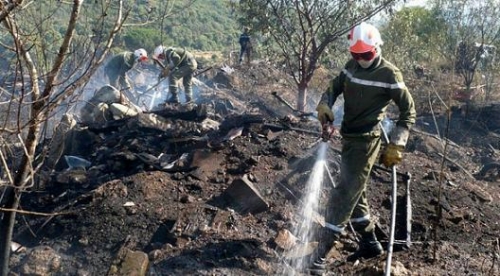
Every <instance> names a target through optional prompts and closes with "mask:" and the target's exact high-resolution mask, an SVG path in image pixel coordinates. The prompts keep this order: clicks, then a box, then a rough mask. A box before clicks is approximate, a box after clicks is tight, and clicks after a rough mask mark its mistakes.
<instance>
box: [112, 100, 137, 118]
mask: <svg viewBox="0 0 500 276" xmlns="http://www.w3.org/2000/svg"><path fill="white" fill-rule="evenodd" d="M109 110H110V111H111V113H112V114H113V119H115V120H119V119H123V118H127V117H133V116H137V114H139V112H138V111H137V110H135V109H134V108H132V107H130V106H126V105H123V104H119V103H112V104H110V105H109Z"/></svg>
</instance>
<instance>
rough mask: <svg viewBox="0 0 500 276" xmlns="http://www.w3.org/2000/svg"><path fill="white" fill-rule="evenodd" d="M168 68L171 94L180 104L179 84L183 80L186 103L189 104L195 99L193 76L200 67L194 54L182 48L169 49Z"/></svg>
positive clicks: (166, 53)
mask: <svg viewBox="0 0 500 276" xmlns="http://www.w3.org/2000/svg"><path fill="white" fill-rule="evenodd" d="M165 61H166V66H168V67H169V68H170V74H169V76H168V82H169V87H168V89H169V92H170V93H172V96H173V97H174V99H176V101H177V102H178V101H179V100H178V95H177V82H178V81H179V80H180V79H181V78H182V84H183V85H184V91H185V93H186V101H187V102H189V101H191V100H192V98H193V75H194V71H195V70H196V68H197V67H198V63H197V62H196V59H195V58H194V56H193V54H191V53H190V52H188V51H186V50H185V49H180V48H168V49H167V50H165Z"/></svg>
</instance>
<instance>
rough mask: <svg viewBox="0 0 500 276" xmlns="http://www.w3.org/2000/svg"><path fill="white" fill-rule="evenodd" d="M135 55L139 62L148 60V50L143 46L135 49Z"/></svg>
mask: <svg viewBox="0 0 500 276" xmlns="http://www.w3.org/2000/svg"><path fill="white" fill-rule="evenodd" d="M134 56H135V58H136V60H137V61H138V62H140V61H146V60H148V52H146V50H144V49H142V48H141V49H137V50H135V51H134Z"/></svg>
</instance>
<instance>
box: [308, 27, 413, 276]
mask: <svg viewBox="0 0 500 276" xmlns="http://www.w3.org/2000/svg"><path fill="white" fill-rule="evenodd" d="M348 39H349V51H350V53H351V57H352V58H351V59H350V60H349V61H348V62H347V63H346V65H345V67H344V68H343V70H342V71H341V73H340V74H339V75H338V76H337V77H335V78H334V79H333V80H332V81H331V82H330V84H329V87H328V89H327V90H326V91H325V93H324V94H323V95H322V97H321V100H320V102H319V104H318V106H317V108H316V110H317V111H318V119H319V121H320V123H321V125H322V126H323V129H329V128H330V126H331V124H332V122H333V121H334V115H333V112H332V109H331V107H332V106H333V104H334V103H335V101H336V99H337V97H338V96H340V95H341V94H343V96H344V117H343V120H342V126H341V128H340V134H341V135H342V139H343V142H342V153H341V160H342V162H341V170H340V181H339V183H338V185H337V188H336V189H334V190H332V193H331V194H330V198H329V200H328V203H327V206H326V208H325V212H326V214H325V222H326V224H325V225H326V227H324V228H323V229H322V230H321V231H320V233H319V235H320V236H319V245H318V247H317V250H316V252H315V253H314V255H313V258H312V260H313V262H312V263H311V264H310V272H311V273H313V274H316V275H321V274H322V273H323V272H325V269H326V265H327V260H326V256H327V253H328V252H329V250H330V249H331V247H332V245H333V243H334V242H335V241H336V240H337V239H338V238H339V236H340V235H341V234H342V233H343V231H344V227H345V226H346V225H347V224H348V223H349V222H351V223H352V225H353V227H354V229H355V230H356V231H357V232H358V234H359V235H360V237H361V238H360V242H359V248H358V250H357V251H356V252H355V253H354V254H353V255H351V256H349V257H348V260H352V261H354V260H356V259H359V258H370V257H374V256H378V255H380V254H381V253H382V252H383V249H382V246H381V245H380V242H378V240H377V238H376V236H375V233H374V228H375V227H374V223H373V221H372V220H371V218H370V209H369V206H368V200H367V198H366V185H367V182H368V178H369V176H370V172H371V169H372V166H373V164H374V163H375V162H376V160H377V155H378V153H379V150H380V147H381V129H380V122H381V121H382V120H383V119H384V118H385V116H386V112H385V111H386V109H387V106H388V105H389V104H390V103H391V102H394V103H395V104H396V105H397V107H398V109H399V118H398V120H397V123H396V126H397V127H396V128H395V130H394V131H393V133H392V134H391V135H390V144H389V145H388V146H387V147H386V149H385V151H384V152H383V153H382V155H381V157H380V161H381V162H382V163H383V164H384V165H385V166H387V167H391V166H394V165H397V164H398V163H399V162H401V160H402V156H403V150H404V147H405V145H406V142H407V140H408V135H409V129H410V128H411V126H412V125H413V124H414V123H415V118H416V112H415V104H414V102H413V98H412V96H411V94H410V92H409V91H408V89H407V87H406V86H405V83H404V81H403V76H402V74H401V72H400V71H399V69H398V68H396V67H395V66H394V65H393V64H391V63H390V62H388V61H387V60H385V59H384V58H383V57H382V55H381V54H382V50H381V46H382V44H383V42H382V38H381V36H380V33H379V31H378V30H377V28H375V27H374V26H373V25H370V24H368V23H365V22H363V23H361V24H359V25H357V26H355V27H354V28H353V29H352V30H351V31H350V33H349V35H348Z"/></svg>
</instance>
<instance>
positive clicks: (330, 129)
mask: <svg viewBox="0 0 500 276" xmlns="http://www.w3.org/2000/svg"><path fill="white" fill-rule="evenodd" d="M334 134H335V127H334V126H333V124H331V123H327V124H324V125H323V131H322V133H321V138H322V139H323V141H324V142H328V141H329V140H330V139H332V138H333V135H334Z"/></svg>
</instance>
